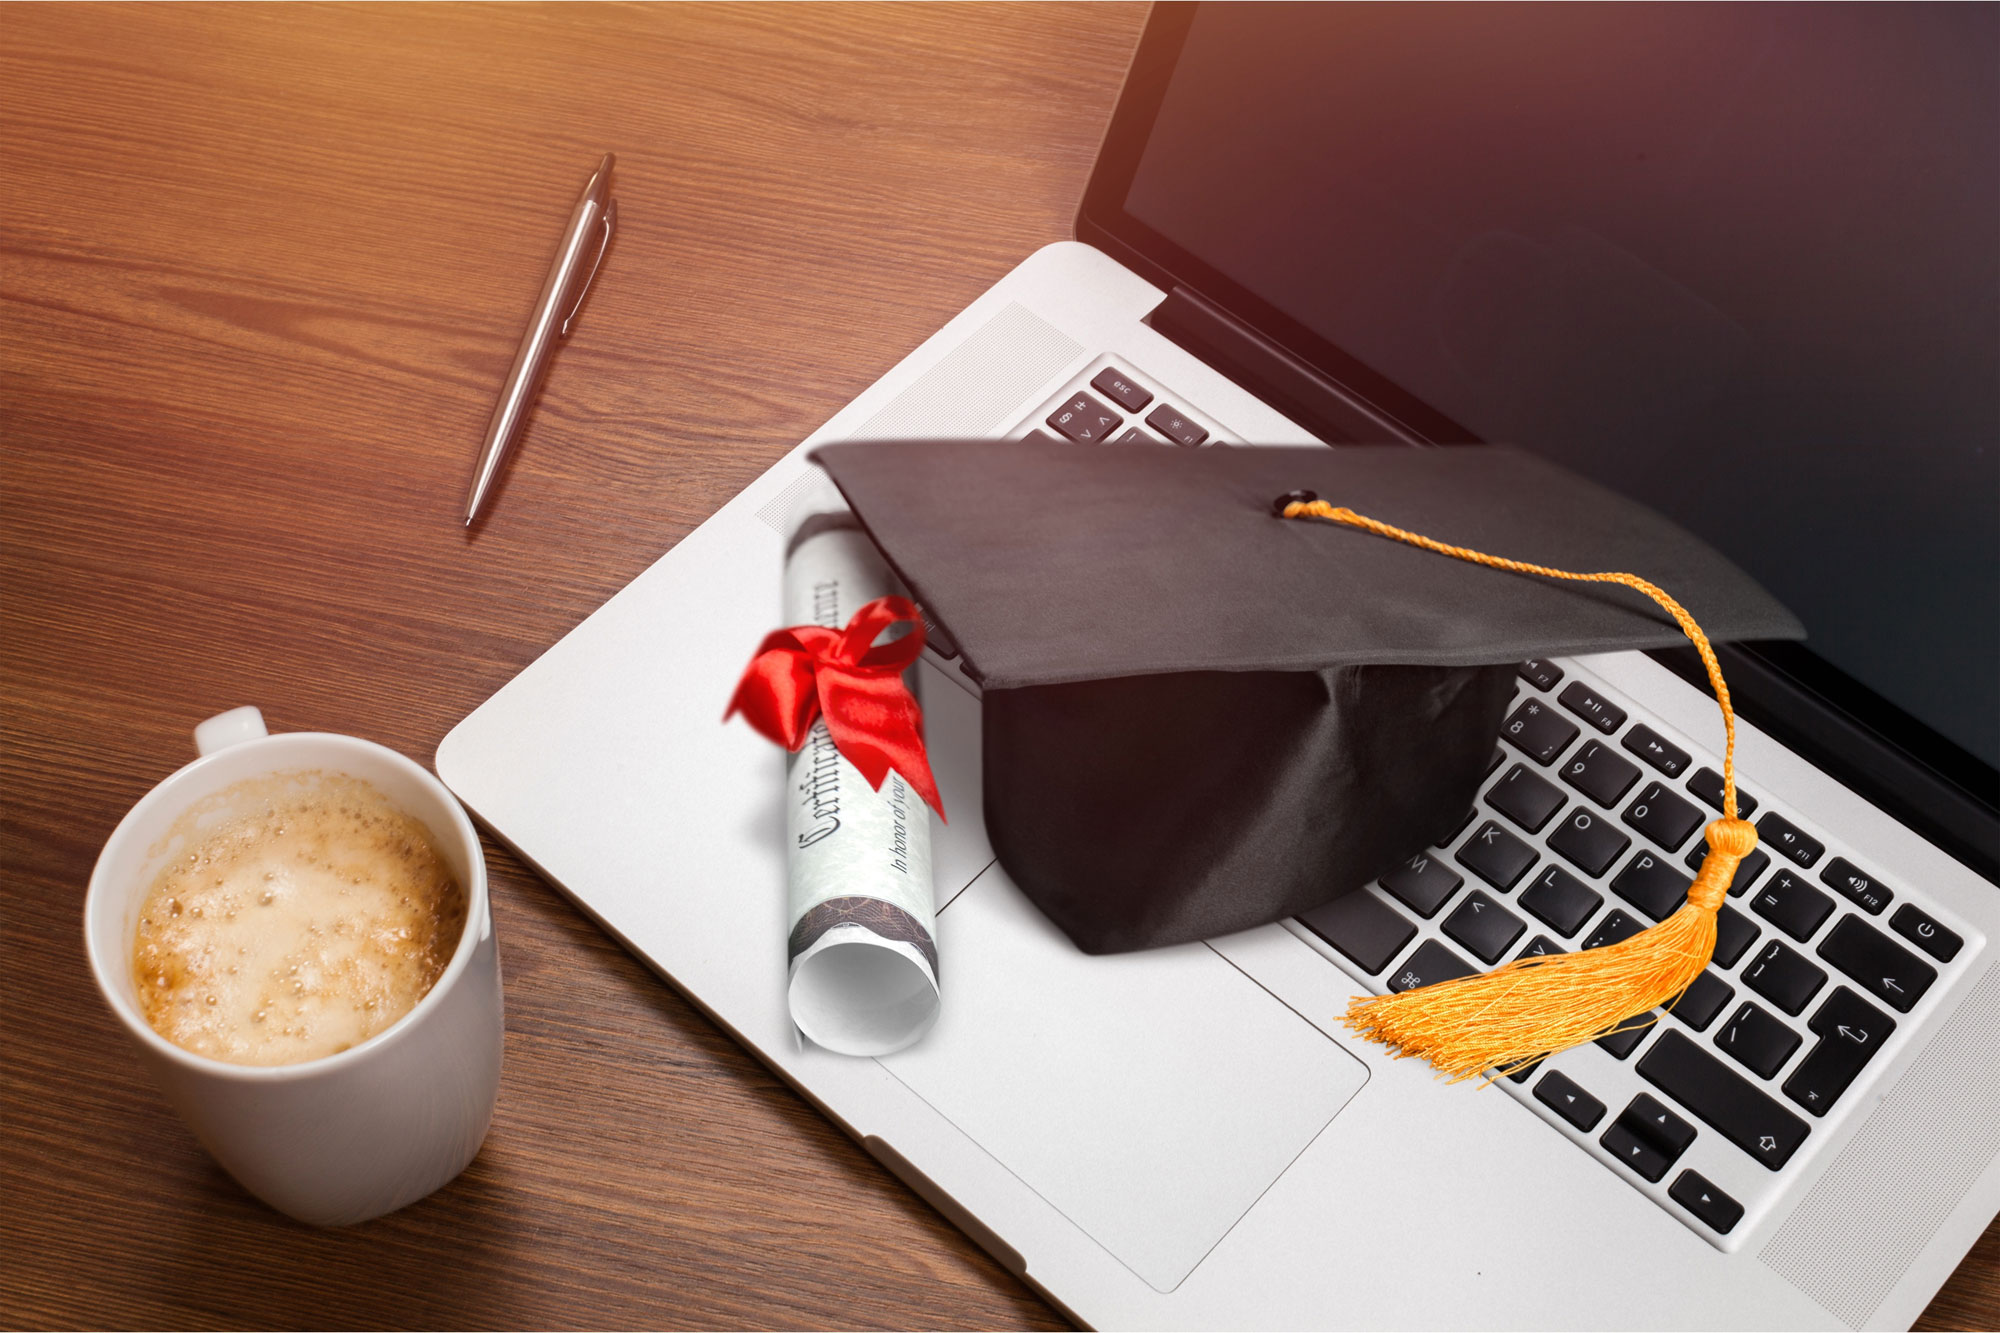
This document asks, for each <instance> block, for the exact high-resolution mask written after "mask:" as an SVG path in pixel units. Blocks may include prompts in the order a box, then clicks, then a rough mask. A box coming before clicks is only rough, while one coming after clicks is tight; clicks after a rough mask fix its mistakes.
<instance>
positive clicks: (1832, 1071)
mask: <svg viewBox="0 0 2000 1333" xmlns="http://www.w3.org/2000/svg"><path fill="white" fill-rule="evenodd" d="M1809 1026H1810V1027H1811V1028H1812V1030H1813V1034H1814V1035H1815V1036H1817V1037H1818V1038H1819V1041H1818V1042H1817V1043H1816V1044H1815V1045H1814V1046H1813V1048H1812V1049H1811V1050H1810V1051H1807V1052H1806V1058H1805V1059H1803V1060H1801V1061H1799V1067H1798V1068H1797V1069H1794V1070H1793V1071H1792V1076H1791V1077H1790V1078H1788V1079H1786V1080H1785V1095H1786V1096H1787V1097H1789V1098H1791V1099H1792V1100H1793V1101H1795V1102H1797V1103H1798V1104H1799V1105H1800V1106H1803V1107H1805V1109H1806V1110H1807V1111H1808V1112H1809V1113H1811V1114H1813V1115H1825V1114H1826V1113H1827V1110H1828V1109H1829V1108H1830V1107H1832V1105H1833V1104H1834V1103H1835V1102H1837V1101H1839V1100H1840V1095H1841V1094H1842V1093H1844V1092H1846V1091H1847V1089H1848V1087H1849V1086H1850V1085H1851V1084H1852V1083H1853V1082H1854V1080H1855V1078H1856V1076H1858V1075H1859V1074H1860V1073H1861V1070H1862V1069H1863V1067H1865V1066H1866V1065H1867V1063H1868V1062H1869V1061H1870V1060H1871V1059H1873V1058H1874V1056H1875V1052H1877V1051H1879V1050H1881V1049H1882V1043H1884V1042H1886V1041H1888V1040H1889V1034H1890V1033H1892V1032H1894V1031H1895V1030H1896V1020H1895V1019H1893V1018H1891V1017H1889V1015H1887V1014H1885V1013H1883V1012H1882V1011H1881V1010H1880V1009H1877V1008H1876V1007H1875V1006H1874V1005H1872V1004H1870V1003H1868V1001H1866V1000H1864V999H1862V998H1861V997H1860V996H1859V995H1856V994H1855V993H1854V992H1853V991H1851V990H1849V989H1847V987H1845V986H1836V987H1834V991H1833V994H1832V995H1829V996H1828V997H1827V1000H1826V1003H1825V1004H1823V1005H1821V1006H1820V1007H1819V1012H1818V1013H1816V1014H1814V1015H1813V1016H1812V1022H1811V1024H1810V1025H1809Z"/></svg>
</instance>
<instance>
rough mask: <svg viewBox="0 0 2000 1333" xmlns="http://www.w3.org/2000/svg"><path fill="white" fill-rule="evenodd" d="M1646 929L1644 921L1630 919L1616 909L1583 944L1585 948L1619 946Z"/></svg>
mask: <svg viewBox="0 0 2000 1333" xmlns="http://www.w3.org/2000/svg"><path fill="white" fill-rule="evenodd" d="M1645 928H1646V925H1645V923H1644V922H1643V921H1639V920H1637V919H1635V918H1633V917H1629V916H1627V915H1625V913H1623V912H1621V911H1619V910H1618V909H1617V908H1615V907H1614V908H1612V909H1611V910H1610V911H1609V912H1606V913H1605V914H1604V919H1603V920H1601V921H1599V922H1598V923H1597V929H1595V930H1593V931H1591V932H1590V938H1589V939H1587V940H1585V941H1584V942H1583V947H1584V948H1586V949H1602V948H1603V947H1604V946H1605V945H1607V944H1618V943H1621V942H1623V941H1625V940H1629V939H1631V938H1632V937H1633V936H1634V935H1637V934H1638V933H1639V932H1640V931H1642V930H1644V929H1645Z"/></svg>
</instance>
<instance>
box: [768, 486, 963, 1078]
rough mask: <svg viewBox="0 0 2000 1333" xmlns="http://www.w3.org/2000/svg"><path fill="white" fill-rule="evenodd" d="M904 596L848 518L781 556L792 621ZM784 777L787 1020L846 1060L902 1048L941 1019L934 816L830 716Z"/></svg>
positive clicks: (831, 519)
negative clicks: (839, 744)
mask: <svg viewBox="0 0 2000 1333" xmlns="http://www.w3.org/2000/svg"><path fill="white" fill-rule="evenodd" d="M902 593H903V588H902V586H901V585H900V584H899V583H898V582H897V581H896V577H895V575H894V574H892V573H890V572H889V569H888V566H886V565H885V564H883V562H882V557H881V556H880V555H879V554H877V552H876V550H875V547H874V545H873V544H872V543H870V542H869V540H868V538H867V536H866V535H864V534H863V533H862V532H861V530H860V529H859V528H858V527H857V526H855V525H854V519H853V516H852V515H845V514H841V515H826V514H822V515H817V516H815V517H814V518H812V519H808V520H807V521H806V523H805V524H804V525H802V526H801V527H800V529H799V535H798V536H795V537H794V538H793V543H792V548H791V550H790V552H789V553H788V554H787V556H786V558H785V621H784V623H785V624H787V625H803V624H814V625H824V626H826V627H828V628H831V629H839V628H841V627H843V626H845V625H846V624H847V621H848V618H849V617H851V616H852V615H853V614H854V613H855V611H857V610H859V609H860V608H861V607H863V606H865V605H867V604H868V603H869V602H871V601H873V600H875V599H876V598H877V597H884V596H888V595H891V594H899V595H900V594H902ZM911 674H912V675H914V674H915V673H914V669H913V670H912V673H911ZM912 685H913V687H914V681H913V682H912ZM785 776H786V782H785V789H786V790H785V796H786V808H787V813H786V855H787V859H788V870H789V895H790V901H789V906H790V913H789V917H788V919H789V920H790V922H791V937H790V942H789V958H790V981H789V984H788V987H787V1000H788V1002H789V1005H790V1008H791V1014H792V1022H793V1023H795V1024H797V1026H798V1029H799V1031H800V1032H801V1033H803V1034H804V1035H805V1036H807V1037H809V1038H811V1039H812V1040H813V1041H814V1042H817V1043H818V1044H819V1045H821V1046H824V1047H825V1048H826V1049H827V1050H830V1051H835V1052H838V1053H839V1054H842V1055H887V1054H888V1053H889V1052H891V1051H899V1050H901V1049H903V1047H905V1046H908V1045H909V1044H910V1043H911V1042H914V1041H915V1040H917V1038H919V1037H921V1036H923V1035H924V1033H925V1032H927V1031H929V1030H930V1026H931V1024H932V1023H935V1022H936V1021H937V1016H938V1003H939V1001H938V971H937V945H936V944H935V942H934V933H933V932H934V929H935V926H934V914H935V910H936V909H935V906H934V902H933V897H932V891H931V828H930V810H929V809H928V808H927V807H926V806H925V805H924V803H923V801H922V800H921V799H920V798H919V797H918V796H917V794H916V793H915V792H913V791H912V790H910V786H909V784H908V783H907V782H905V781H904V780H903V778H902V775H901V774H899V773H896V772H894V771H891V772H890V774H889V776H888V777H886V778H884V779H883V781H882V788H881V790H880V791H876V790H873V789H871V788H870V787H869V785H868V779H866V778H864V777H863V776H861V771H860V770H859V769H857V768H855V767H854V765H853V764H851V763H849V762H848V761H847V760H845V759H843V758H842V757H841V756H840V753H839V751H837V750H836V749H835V748H834V745H833V740H832V738H831V737H830V736H829V735H828V734H827V729H826V722H825V720H824V719H821V720H820V721H819V722H817V723H815V724H814V725H813V729H812V734H811V735H810V736H809V737H808V738H807V740H806V743H805V744H804V745H803V746H802V747H800V749H799V751H798V753H797V754H794V755H790V756H788V758H787V761H786V765H785Z"/></svg>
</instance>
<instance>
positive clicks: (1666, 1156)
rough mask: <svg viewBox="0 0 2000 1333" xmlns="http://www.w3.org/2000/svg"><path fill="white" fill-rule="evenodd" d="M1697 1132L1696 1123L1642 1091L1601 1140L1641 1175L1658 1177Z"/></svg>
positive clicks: (1665, 1170)
mask: <svg viewBox="0 0 2000 1333" xmlns="http://www.w3.org/2000/svg"><path fill="white" fill-rule="evenodd" d="M1694 1134H1695V1131H1694V1126H1693V1125H1690V1124H1689V1123H1688V1122H1687V1121H1685V1120H1683V1119H1681V1118H1680V1117H1679V1116H1677V1115H1675V1114H1674V1113H1673V1112H1672V1111H1669V1110H1668V1109H1667V1108H1666V1107H1664V1106H1662V1105H1661V1104H1660V1103H1659V1102H1658V1101H1657V1100H1655V1099H1654V1098H1652V1097H1649V1096H1647V1095H1646V1094H1645V1093H1643V1092H1642V1093H1640V1094H1639V1095H1638V1096H1637V1097H1634V1098H1633V1099H1632V1104H1631V1105H1630V1106H1628V1107H1626V1108H1625V1109H1624V1110H1623V1111H1621V1112H1619V1113H1618V1119H1617V1120H1615V1121H1613V1122H1612V1125H1611V1128H1610V1129H1607V1130H1605V1131H1604V1137H1603V1138H1601V1139H1599V1140H1598V1142H1599V1143H1602V1144H1603V1145H1604V1147H1605V1149H1606V1150H1607V1151H1608V1152H1610V1154H1611V1155H1612V1156H1613V1157H1615V1158H1617V1159H1618V1160H1619V1161H1621V1162H1623V1163H1624V1164H1625V1165H1626V1166H1628V1167H1630V1168H1632V1170H1633V1171H1635V1172H1637V1173H1638V1174H1639V1175H1640V1176H1642V1177H1644V1178H1645V1179H1647V1180H1658V1179H1659V1178H1660V1177H1662V1176H1664V1175H1666V1174H1667V1168H1668V1167H1670V1166H1672V1165H1673V1164H1674V1162H1675V1160H1676V1159H1678V1158H1679V1157H1680V1155H1681V1154H1682V1153H1684V1152H1686V1151H1687V1149H1688V1145H1689V1144H1691V1143H1693V1142H1694Z"/></svg>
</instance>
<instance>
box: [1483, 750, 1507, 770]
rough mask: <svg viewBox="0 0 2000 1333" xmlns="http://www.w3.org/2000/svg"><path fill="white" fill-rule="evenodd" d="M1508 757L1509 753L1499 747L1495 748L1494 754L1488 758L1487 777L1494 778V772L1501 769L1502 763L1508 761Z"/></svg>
mask: <svg viewBox="0 0 2000 1333" xmlns="http://www.w3.org/2000/svg"><path fill="white" fill-rule="evenodd" d="M1506 757H1507V752H1506V751H1505V750H1503V749H1501V748H1500V747H1499V746H1497V745H1496V746H1494V747H1493V753H1492V754H1490V755H1487V756H1486V776H1487V777H1489V778H1490V777H1492V776H1493V770H1494V769H1496V768H1498V767H1500V764H1501V761H1503V760H1504V759H1506Z"/></svg>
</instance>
